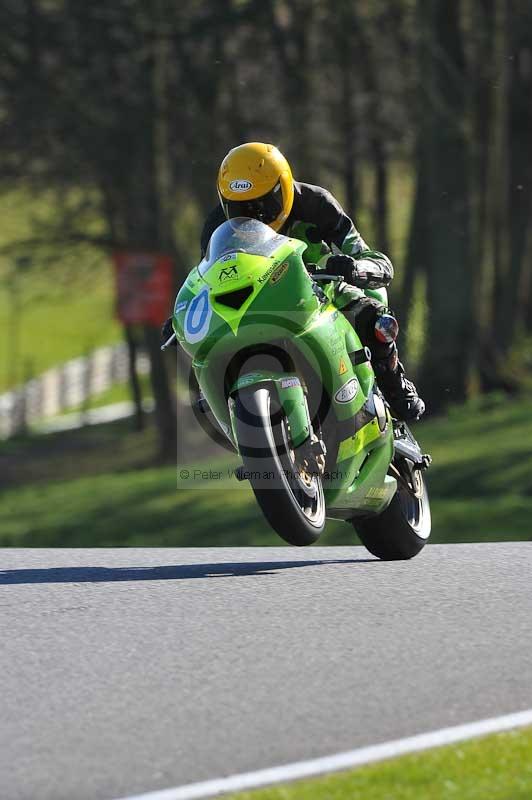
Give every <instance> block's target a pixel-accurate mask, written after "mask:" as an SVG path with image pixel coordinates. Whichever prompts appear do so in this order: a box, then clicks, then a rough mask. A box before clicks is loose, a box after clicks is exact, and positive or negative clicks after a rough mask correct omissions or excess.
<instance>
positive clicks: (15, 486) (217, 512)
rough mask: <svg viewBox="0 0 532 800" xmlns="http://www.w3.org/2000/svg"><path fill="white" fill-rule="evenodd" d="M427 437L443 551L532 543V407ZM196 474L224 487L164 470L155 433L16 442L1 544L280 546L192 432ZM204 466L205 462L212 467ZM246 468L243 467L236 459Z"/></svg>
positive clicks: (333, 527)
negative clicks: (206, 471) (214, 473)
mask: <svg viewBox="0 0 532 800" xmlns="http://www.w3.org/2000/svg"><path fill="white" fill-rule="evenodd" d="M416 433H417V434H418V435H419V438H420V440H421V442H422V445H423V448H424V450H426V451H429V452H431V453H432V454H433V456H434V466H433V467H432V468H431V470H430V472H429V476H428V477H429V487H430V493H431V503H432V511H433V536H432V541H433V542H459V541H468V542H470V541H497V540H501V541H502V540H506V541H511V540H518V539H521V540H529V539H530V538H531V528H530V519H531V518H532V456H531V454H530V445H529V443H530V441H532V415H531V414H530V404H529V403H528V401H527V400H526V399H523V400H519V401H515V402H513V403H506V402H501V401H500V400H499V399H498V398H490V399H488V400H487V401H484V403H483V404H477V405H473V404H471V405H469V406H468V407H465V408H462V409H456V410H452V411H451V413H450V415H449V418H448V419H437V420H433V421H427V422H426V423H424V424H423V425H419V426H418V428H417V431H416ZM190 437H191V440H190V455H189V457H188V459H187V461H188V462H189V463H187V467H189V468H190V464H196V465H198V464H200V465H201V464H202V465H203V466H205V463H207V464H208V467H209V468H212V469H220V470H222V471H223V472H224V477H223V478H222V479H221V480H216V481H214V480H195V481H194V480H189V481H184V482H183V481H181V482H180V483H179V486H177V477H176V467H175V466H173V465H170V466H163V467H161V466H158V465H157V464H156V460H155V457H154V453H155V433H154V430H153V424H150V425H149V426H148V428H147V429H146V430H145V431H144V432H142V433H140V434H136V433H132V432H131V423H130V422H129V421H122V422H119V423H113V424H110V425H102V426H98V427H97V428H87V429H83V430H80V431H75V432H68V433H63V434H54V435H49V436H43V437H35V438H32V439H26V440H25V439H19V440H12V441H10V442H7V443H4V444H3V445H2V446H0V474H1V475H2V476H3V483H4V485H5V486H6V488H5V489H4V490H3V491H2V492H1V493H0V544H2V545H18V546H32V545H33V546H78V545H79V546H89V545H94V546H98V545H133V544H135V545H140V544H144V545H179V546H184V545H205V546H207V545H253V544H279V543H280V540H279V539H278V537H277V536H276V535H275V534H274V533H272V531H271V530H270V529H269V527H268V525H267V524H266V523H265V521H264V519H263V517H262V515H261V513H260V511H259V509H258V507H257V505H256V502H255V500H254V498H253V495H252V493H251V490H250V489H249V487H248V485H247V484H246V483H244V484H239V483H238V482H237V481H236V480H235V479H234V478H233V477H230V476H227V474H226V473H227V463H228V459H227V456H226V455H225V454H224V451H222V450H220V449H217V450H214V449H213V450H212V451H211V454H210V455H209V457H208V458H209V460H208V462H205V460H203V462H202V461H201V457H200V455H199V450H198V439H199V432H198V430H197V429H194V430H192V431H191V432H190ZM203 459H205V456H204V457H203ZM232 463H233V465H234V464H236V459H233V461H232ZM355 541H356V540H355V537H354V532H353V529H352V527H351V526H350V525H348V524H344V523H339V522H336V523H335V522H330V523H328V525H327V531H326V533H325V534H324V536H323V537H322V542H323V543H324V544H352V543H353V542H355Z"/></svg>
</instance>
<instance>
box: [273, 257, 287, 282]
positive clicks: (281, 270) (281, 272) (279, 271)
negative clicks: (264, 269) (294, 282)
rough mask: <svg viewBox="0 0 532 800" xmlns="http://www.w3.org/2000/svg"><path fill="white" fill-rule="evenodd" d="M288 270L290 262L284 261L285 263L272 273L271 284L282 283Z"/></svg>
mask: <svg viewBox="0 0 532 800" xmlns="http://www.w3.org/2000/svg"><path fill="white" fill-rule="evenodd" d="M287 269H288V261H283V263H282V264H281V265H280V266H278V267H277V268H276V269H274V271H273V272H272V277H271V278H270V283H277V282H278V281H280V280H281V278H282V277H283V275H285V274H286V271H287Z"/></svg>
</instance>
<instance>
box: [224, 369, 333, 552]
mask: <svg viewBox="0 0 532 800" xmlns="http://www.w3.org/2000/svg"><path fill="white" fill-rule="evenodd" d="M275 401H276V396H274V395H272V392H271V390H270V388H269V387H268V386H267V385H265V384H260V385H259V386H250V387H249V388H246V389H243V390H240V392H239V393H238V395H237V396H236V398H235V409H234V411H235V427H236V431H235V433H236V437H237V441H238V446H239V450H240V455H241V457H242V463H243V467H244V476H245V477H246V478H247V479H248V480H249V482H250V484H251V488H252V489H253V492H254V494H255V497H256V499H257V502H258V504H259V506H260V508H261V510H262V513H263V514H264V516H265V517H266V519H267V520H268V522H269V523H270V525H271V526H272V528H273V529H274V530H275V531H276V532H277V533H278V534H279V536H280V537H281V538H282V539H284V540H285V541H286V542H288V544H292V545H296V546H297V547H301V546H304V545H309V544H313V543H314V542H316V541H317V540H318V538H319V536H320V534H321V532H322V531H323V528H324V527H325V498H324V495H323V486H322V482H321V477H320V476H319V475H317V474H313V475H311V474H309V473H305V471H304V470H303V469H302V468H301V465H298V464H297V462H296V460H295V458H296V457H295V454H294V451H293V450H292V449H291V447H290V438H289V430H288V422H287V418H286V416H285V414H284V412H283V410H282V409H281V408H278V407H277V408H276V406H277V404H276V402H275Z"/></svg>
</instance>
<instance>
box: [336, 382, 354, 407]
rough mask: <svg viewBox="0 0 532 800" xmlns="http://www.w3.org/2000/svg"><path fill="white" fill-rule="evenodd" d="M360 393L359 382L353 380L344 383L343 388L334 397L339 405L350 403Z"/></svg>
mask: <svg viewBox="0 0 532 800" xmlns="http://www.w3.org/2000/svg"><path fill="white" fill-rule="evenodd" d="M357 392H358V381H357V379H356V378H351V380H349V381H347V383H344V385H343V386H341V387H340V388H339V389H338V391H337V392H336V394H335V395H334V399H335V400H336V402H337V403H350V402H351V400H353V398H354V397H356V393H357Z"/></svg>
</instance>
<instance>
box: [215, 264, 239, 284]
mask: <svg viewBox="0 0 532 800" xmlns="http://www.w3.org/2000/svg"><path fill="white" fill-rule="evenodd" d="M234 278H238V270H237V268H236V264H233V265H232V266H231V267H224V268H223V269H221V270H220V274H219V275H218V281H219V282H220V283H223V282H224V281H230V280H234Z"/></svg>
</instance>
